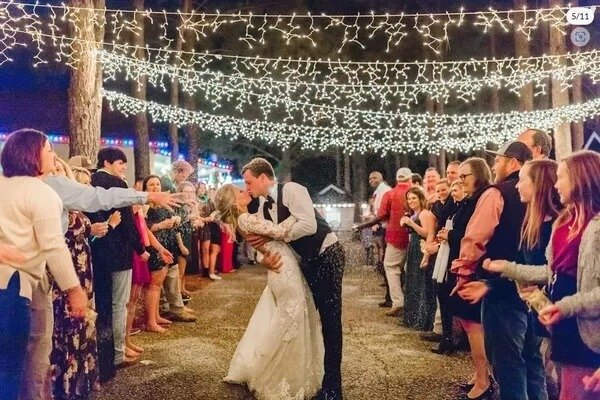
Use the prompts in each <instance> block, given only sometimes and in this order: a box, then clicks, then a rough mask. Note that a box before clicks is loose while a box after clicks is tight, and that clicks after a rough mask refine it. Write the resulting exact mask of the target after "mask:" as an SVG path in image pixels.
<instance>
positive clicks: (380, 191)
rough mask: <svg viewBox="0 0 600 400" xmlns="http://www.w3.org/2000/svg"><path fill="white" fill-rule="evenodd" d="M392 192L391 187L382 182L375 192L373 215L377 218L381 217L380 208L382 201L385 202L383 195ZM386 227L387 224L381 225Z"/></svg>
mask: <svg viewBox="0 0 600 400" xmlns="http://www.w3.org/2000/svg"><path fill="white" fill-rule="evenodd" d="M390 190H392V188H391V187H390V185H388V184H387V183H385V182H383V181H382V182H381V183H380V184H379V185H378V186H377V188H376V189H375V191H374V192H373V196H375V200H374V201H373V213H374V214H375V215H376V216H377V215H379V208H380V207H381V201H382V200H383V195H384V194H386V193H387V192H389V191H390ZM381 225H382V226H384V227H385V225H386V224H385V222H384V223H383V224H381Z"/></svg>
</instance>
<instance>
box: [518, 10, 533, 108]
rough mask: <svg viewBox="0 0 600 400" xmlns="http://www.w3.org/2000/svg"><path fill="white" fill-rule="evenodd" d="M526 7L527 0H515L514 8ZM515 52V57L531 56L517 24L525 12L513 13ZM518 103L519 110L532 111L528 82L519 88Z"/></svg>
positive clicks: (531, 91)
mask: <svg viewBox="0 0 600 400" xmlns="http://www.w3.org/2000/svg"><path fill="white" fill-rule="evenodd" d="M525 8H527V0H515V9H517V10H524V9H525ZM514 18H515V24H514V26H515V29H514V36H515V54H516V56H517V57H523V58H525V57H531V49H530V46H529V40H528V39H527V36H526V35H525V34H524V33H523V32H521V31H519V29H518V26H519V25H522V24H523V22H524V20H525V12H524V11H523V12H519V13H516V14H515V17H514ZM519 103H520V106H521V111H533V85H532V84H531V83H528V84H527V85H525V86H523V87H522V88H521V89H520V98H519Z"/></svg>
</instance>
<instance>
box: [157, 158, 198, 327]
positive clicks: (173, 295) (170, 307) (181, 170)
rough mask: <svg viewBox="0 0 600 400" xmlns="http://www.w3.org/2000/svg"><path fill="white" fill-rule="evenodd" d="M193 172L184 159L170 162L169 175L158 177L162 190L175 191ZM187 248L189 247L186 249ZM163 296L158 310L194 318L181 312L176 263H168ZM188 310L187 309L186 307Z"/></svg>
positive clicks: (186, 319)
mask: <svg viewBox="0 0 600 400" xmlns="http://www.w3.org/2000/svg"><path fill="white" fill-rule="evenodd" d="M193 172H194V167H192V166H191V165H190V163H188V162H187V161H185V160H177V161H175V162H174V163H173V164H171V174H170V176H166V175H165V176H163V177H162V178H160V181H161V188H162V190H163V191H168V192H171V193H175V192H176V190H177V186H179V185H180V184H181V183H183V182H186V181H187V180H188V179H189V177H190V175H192V173H193ZM187 250H189V249H187ZM173 255H174V256H175V257H176V258H175V261H177V257H178V256H179V255H181V254H180V251H179V250H178V251H176V252H175V253H173ZM162 293H163V296H161V298H160V310H161V312H163V313H164V314H171V319H176V320H178V321H180V322H192V320H195V319H194V318H187V317H186V315H187V314H189V313H188V312H186V313H183V311H184V310H185V309H186V307H185V305H184V303H183V298H182V296H181V286H180V276H179V266H178V264H173V265H169V266H168V267H167V276H166V277H165V279H164V283H163V289H162ZM188 310H189V309H188Z"/></svg>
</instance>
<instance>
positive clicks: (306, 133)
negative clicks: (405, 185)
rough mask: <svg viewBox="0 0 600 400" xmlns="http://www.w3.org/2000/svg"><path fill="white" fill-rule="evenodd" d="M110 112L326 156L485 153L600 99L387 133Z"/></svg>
mask: <svg viewBox="0 0 600 400" xmlns="http://www.w3.org/2000/svg"><path fill="white" fill-rule="evenodd" d="M104 97H105V98H106V100H107V101H108V104H109V106H110V108H111V110H114V109H116V110H119V111H120V112H121V113H123V114H125V115H135V114H137V113H140V112H147V113H148V114H149V115H150V117H151V118H152V119H153V120H154V121H156V122H167V121H168V122H171V123H175V124H177V125H178V126H184V125H188V124H197V125H198V126H201V127H202V129H205V130H207V131H210V132H213V133H214V134H215V135H217V136H226V137H229V138H230V139H232V140H233V139H235V138H237V137H239V136H243V137H246V138H248V139H250V140H263V141H266V142H268V143H272V144H276V145H279V146H281V147H283V148H287V147H289V146H290V145H291V144H292V143H295V142H298V143H300V145H301V146H302V148H304V149H313V150H321V151H323V150H325V149H327V148H330V147H332V146H334V147H339V148H342V149H343V150H345V151H346V152H354V151H359V152H365V151H368V150H373V151H375V152H379V153H381V154H386V153H387V152H393V153H396V152H399V153H419V152H424V151H430V152H433V153H435V152H437V151H439V150H441V149H446V150H459V151H463V152H467V151H470V150H472V149H478V148H482V147H484V146H485V145H486V144H487V143H488V142H492V143H495V144H501V143H503V142H505V141H507V140H509V139H513V138H514V137H515V136H516V135H517V134H518V133H520V132H521V131H522V130H524V129H526V128H531V127H537V128H540V129H551V128H553V127H554V126H555V125H557V124H559V123H562V122H566V121H569V122H571V121H579V120H584V119H588V118H592V117H595V116H598V115H600V99H595V100H590V101H587V102H584V103H580V104H573V105H569V106H565V107H560V108H555V109H549V110H539V111H530V112H511V113H498V114H467V115H431V114H427V113H425V114H403V118H402V119H401V120H400V122H401V123H400V124H399V125H397V126H396V127H393V128H387V129H367V128H356V129H345V128H335V127H319V126H311V125H296V124H287V123H275V122H268V121H261V120H258V119H244V118H235V117H232V116H225V115H215V114H210V113H207V112H204V111H189V110H184V109H182V108H177V107H171V106H166V105H162V104H159V103H156V102H153V101H143V100H139V99H135V98H133V97H130V96H127V95H124V94H121V93H118V92H114V91H108V90H105V91H104Z"/></svg>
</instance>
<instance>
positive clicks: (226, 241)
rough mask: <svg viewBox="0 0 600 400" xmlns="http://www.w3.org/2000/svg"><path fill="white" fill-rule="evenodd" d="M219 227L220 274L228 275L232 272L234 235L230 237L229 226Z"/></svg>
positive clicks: (221, 225)
mask: <svg viewBox="0 0 600 400" xmlns="http://www.w3.org/2000/svg"><path fill="white" fill-rule="evenodd" d="M220 227H221V272H222V273H223V274H228V273H230V272H233V271H234V269H233V244H234V242H235V235H231V234H230V233H229V232H232V229H231V227H230V226H227V225H225V224H223V223H221V224H220Z"/></svg>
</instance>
